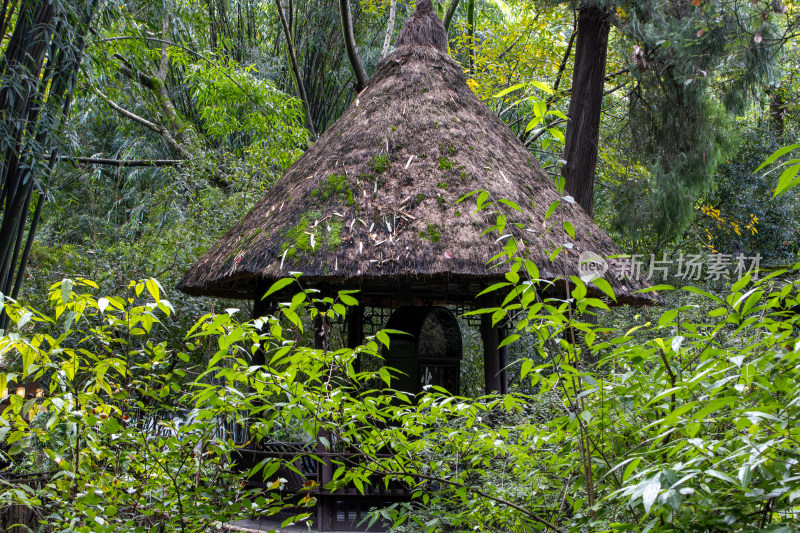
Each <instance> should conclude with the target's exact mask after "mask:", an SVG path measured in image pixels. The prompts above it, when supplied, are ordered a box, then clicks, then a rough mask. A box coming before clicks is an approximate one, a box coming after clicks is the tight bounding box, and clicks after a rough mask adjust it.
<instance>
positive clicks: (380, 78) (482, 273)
mask: <svg viewBox="0 0 800 533" xmlns="http://www.w3.org/2000/svg"><path fill="white" fill-rule="evenodd" d="M429 3H430V2H428V1H426V0H423V2H420V6H424V5H425V4H429ZM415 24H416V26H414V25H415ZM436 24H438V26H436ZM438 27H441V22H439V20H438V18H437V17H436V15H435V14H433V13H432V12H429V11H428V12H425V10H424V9H421V10H420V12H418V13H417V14H416V15H415V16H414V17H412V19H411V20H410V21H409V23H408V24H407V25H406V27H405V28H404V30H403V34H402V35H401V36H400V38H399V40H398V46H397V48H396V49H395V50H394V51H393V52H392V53H391V54H390V55H389V56H387V57H386V58H385V59H384V60H382V61H381V62H380V64H379V65H378V67H377V69H376V71H375V73H374V75H373V76H372V79H371V80H370V82H369V85H368V87H367V88H366V89H365V90H364V91H363V92H362V93H361V94H359V95H358V97H357V98H356V100H355V101H354V102H353V104H352V105H351V106H350V108H349V109H348V110H347V111H346V112H345V113H344V114H343V115H342V116H341V118H339V120H338V121H336V123H335V124H334V125H333V126H332V127H331V128H330V129H328V130H327V131H326V132H325V134H324V135H323V136H322V137H321V138H320V139H319V140H318V141H317V142H316V143H315V144H314V145H313V146H312V147H311V148H309V149H308V150H307V151H306V153H305V154H304V155H303V156H302V157H301V158H300V159H299V160H298V161H297V162H296V163H295V164H294V165H292V167H291V168H290V169H289V170H288V171H287V172H286V174H285V175H284V176H283V177H282V178H281V179H280V180H278V181H277V182H276V183H275V185H274V186H273V187H272V188H271V190H270V191H269V192H268V193H267V195H266V196H265V197H264V199H263V200H261V202H260V203H259V204H258V205H256V206H255V208H253V210H252V211H250V213H248V214H247V215H246V216H245V217H243V218H242V219H241V220H240V221H239V222H238V223H237V224H236V225H235V226H234V227H233V228H232V229H231V230H230V231H229V232H228V233H227V234H226V235H225V236H224V237H223V238H222V240H220V242H219V243H218V244H217V245H216V246H215V247H214V248H213V249H212V250H210V251H209V252H208V253H207V254H206V255H205V256H203V257H202V258H201V259H200V260H199V261H198V262H197V263H196V264H195V265H194V266H192V268H191V269H190V270H189V272H188V273H187V274H186V276H185V277H184V279H183V280H182V281H181V283H180V285H179V289H181V290H182V291H184V292H186V293H189V294H194V295H213V296H225V297H253V296H254V295H255V291H256V287H257V286H261V287H263V286H264V284H265V283H266V284H268V283H269V282H271V281H274V280H276V279H279V278H281V277H285V276H287V275H288V273H289V272H292V271H300V272H303V273H304V276H303V278H304V279H305V280H306V282H307V283H312V284H313V283H318V284H327V285H336V286H341V285H346V286H349V287H352V288H362V289H363V290H365V292H366V291H367V289H372V288H377V287H382V290H383V291H384V292H385V293H387V294H388V293H391V292H392V291H406V290H417V291H421V294H422V295H423V296H424V295H425V294H424V293H425V292H426V291H430V292H428V296H430V297H431V298H433V297H434V296H435V295H436V294H439V295H441V292H442V291H445V292H448V291H449V293H448V298H449V299H452V298H453V296H454V292H467V293H469V294H463V298H464V299H467V298H473V297H474V295H475V292H474V290H475V289H477V288H478V287H480V286H481V285H483V284H485V283H487V282H491V281H493V280H495V279H501V278H503V275H504V273H505V270H503V269H502V267H501V268H498V269H493V270H487V262H489V261H490V259H491V258H492V257H493V256H495V255H496V254H497V253H498V251H500V250H501V247H502V245H503V244H504V241H501V242H500V243H497V242H496V235H494V236H492V235H489V234H487V235H482V232H483V231H484V230H486V229H487V228H489V227H490V226H492V225H493V224H494V223H495V218H496V216H497V215H496V214H491V211H492V210H491V209H486V210H483V211H480V212H477V213H474V212H473V211H475V201H474V198H471V199H469V200H467V201H465V202H463V203H461V204H458V205H456V201H457V200H458V199H459V198H460V197H461V196H463V195H465V194H467V193H470V192H472V191H475V190H477V189H485V190H486V191H488V192H489V193H490V197H491V198H492V199H494V200H499V199H506V200H510V201H512V202H514V203H515V204H517V205H518V206H520V207H521V209H522V212H521V213H519V212H517V211H514V210H512V209H508V211H509V216H508V218H509V222H514V221H518V222H521V223H523V224H524V225H525V228H526V229H525V230H520V231H521V234H522V235H523V236H524V238H525V240H526V242H527V247H526V250H525V253H526V254H528V257H529V258H530V259H532V260H533V261H534V262H535V263H536V264H537V265H538V267H539V271H540V275H541V277H542V278H544V279H556V278H561V279H563V278H565V277H568V276H570V275H577V274H578V266H579V260H578V257H579V256H580V254H581V253H582V252H587V251H588V252H594V253H596V254H599V255H600V256H603V257H608V256H612V255H616V254H620V251H619V249H618V248H617V246H616V245H615V244H614V242H613V241H612V240H611V239H610V238H609V237H608V236H607V235H606V234H605V233H604V232H603V231H602V230H600V228H598V227H597V226H596V225H595V224H594V222H593V221H592V220H591V219H590V218H589V216H588V215H587V214H586V213H585V212H584V211H583V210H582V209H581V208H580V207H578V206H577V205H576V204H570V203H568V202H562V203H561V208H560V209H561V210H560V211H559V212H558V213H557V214H556V215H553V216H552V217H551V218H550V219H549V220H548V221H547V222H546V223H545V213H546V211H547V209H548V207H549V206H550V204H551V203H552V202H554V201H555V200H557V199H558V198H559V195H558V193H557V191H556V189H555V186H554V184H553V180H552V179H551V178H550V177H548V176H547V175H546V174H545V173H544V172H543V171H542V170H541V168H540V167H539V164H538V163H537V161H536V160H535V159H534V158H533V157H532V156H531V154H530V152H529V151H528V150H527V149H526V148H525V147H524V146H523V145H522V144H521V143H520V142H519V140H518V139H517V138H516V137H515V136H514V134H513V133H512V132H511V130H510V129H509V128H508V127H507V126H506V125H504V124H503V123H502V122H501V121H500V120H499V119H498V118H497V116H495V114H494V113H493V112H492V111H491V110H490V109H489V108H488V107H487V106H486V105H484V104H483V103H482V102H480V101H479V100H478V99H477V98H476V97H475V95H474V94H473V93H472V91H471V90H470V88H469V87H468V85H467V83H466V80H465V77H464V74H463V73H462V70H461V68H460V66H459V65H458V64H457V63H456V62H455V61H453V60H452V59H451V58H450V57H449V56H448V55H447V53H446V52H443V51H441V50H440V49H437V47H435V46H434V45H429V44H425V43H426V42H428V43H430V42H434V43H437V42H438V41H437V39H439V40H441V39H443V35H444V33H443V32H444V28H443V27H441V29H440V30H439V29H437V28H438ZM415 28H423V30H424V31H421V32H420V31H415ZM439 31H441V32H442V33H441V34H439V37H436V38H433V37H430V35H437V32H439ZM426 32H427V35H428V36H427V37H426ZM426 39H427V40H426ZM442 42H444V41H442ZM439 47H440V48H441V46H439ZM564 220H566V221H570V222H571V223H572V225H573V226H574V228H575V238H574V239H573V238H571V237H570V236H569V235H567V233H566V232H565V231H564V230H563V229H562V226H561V223H562V222H563V221H564ZM545 226H548V227H549V229H547V230H546V227H545ZM515 231H516V230H515ZM565 243H572V248H571V249H568V250H566V251H565V252H562V253H561V254H560V255H559V258H560V259H558V260H556V261H555V262H551V261H550V260H549V254H550V252H551V251H553V250H555V249H556V248H558V247H559V246H561V245H563V244H565ZM610 262H611V263H612V268H611V269H610V270H609V272H608V273H607V274H606V276H605V277H606V279H607V280H608V281H609V282H610V283H611V285H612V286H613V288H614V290H615V292H616V293H617V296H618V299H619V300H620V301H622V302H627V303H638V304H642V303H649V302H652V301H653V300H652V297H651V295H650V294H645V295H634V294H632V293H633V292H634V291H635V290H637V289H640V288H642V287H643V286H645V285H643V284H642V283H641V282H638V281H632V280H621V279H618V278H617V277H616V276H614V275H613V271H614V270H615V269H614V265H613V263H614V260H611V261H610ZM565 275H566V276H565ZM393 284H394V285H393ZM645 284H646V282H645ZM437 290H438V291H439V292H438V293H437V292H436V291H437Z"/></svg>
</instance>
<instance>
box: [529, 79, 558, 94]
mask: <svg viewBox="0 0 800 533" xmlns="http://www.w3.org/2000/svg"><path fill="white" fill-rule="evenodd" d="M530 84H531V85H533V86H534V87H536V88H537V89H540V90H542V91H544V92H546V93H547V94H553V93H555V91H554V90H553V88H552V87H550V86H549V85H547V84H546V83H544V82H541V81H532V82H530Z"/></svg>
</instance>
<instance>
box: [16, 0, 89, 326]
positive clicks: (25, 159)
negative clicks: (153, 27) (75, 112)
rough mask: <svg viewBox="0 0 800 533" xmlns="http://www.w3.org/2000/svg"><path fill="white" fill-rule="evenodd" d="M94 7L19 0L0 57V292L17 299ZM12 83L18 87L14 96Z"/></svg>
mask: <svg viewBox="0 0 800 533" xmlns="http://www.w3.org/2000/svg"><path fill="white" fill-rule="evenodd" d="M96 5H97V0H84V1H83V2H80V3H79V4H78V5H77V6H75V5H72V6H65V7H62V6H61V5H60V4H59V6H58V9H56V8H54V7H53V3H51V2H48V1H47V0H38V1H34V2H22V3H20V8H19V15H18V17H17V19H16V21H15V23H14V31H13V35H12V36H11V37H10V39H9V43H8V46H7V47H6V49H5V53H4V54H3V55H2V57H0V75H1V76H2V79H1V80H0V81H2V83H0V87H2V89H0V110H2V111H3V115H4V116H6V117H7V120H6V122H5V123H4V125H3V127H2V128H0V131H1V132H2V135H3V137H4V146H5V149H4V151H3V153H2V154H0V155H2V157H0V161H1V162H2V163H0V292H1V293H3V294H6V295H13V296H14V297H16V295H17V294H18V293H19V288H20V286H21V283H22V280H23V279H24V271H25V263H26V262H27V257H28V254H29V253H30V249H31V243H32V240H33V238H34V235H35V233H36V226H37V224H38V222H39V217H40V215H41V210H42V205H43V200H44V196H43V194H44V192H43V189H44V187H43V186H42V184H43V183H45V182H46V181H45V180H46V177H47V175H48V174H49V173H50V171H52V168H53V164H54V163H55V161H56V158H57V154H56V153H55V150H54V149H52V148H51V145H52V139H53V138H54V137H55V136H56V135H58V132H59V130H60V127H61V124H62V123H63V119H64V117H66V116H67V112H68V110H69V104H70V100H71V95H72V91H73V89H74V87H75V79H76V77H77V75H78V71H79V67H80V62H81V58H82V55H83V48H84V44H85V41H84V37H85V35H86V33H87V32H88V30H89V26H90V23H91V19H92V15H93V14H94V10H95V8H96ZM56 21H58V22H56ZM3 22H4V23H5V22H7V21H3ZM56 43H57V44H56ZM45 62H46V64H47V66H46V68H45ZM13 86H18V87H20V89H19V90H17V91H16V94H14V93H13V92H11V89H10V88H11V87H13ZM48 152H49V154H48ZM48 155H49V164H45V163H44V162H45V161H47V158H48ZM34 198H36V209H35V212H34V217H33V220H32V222H31V226H30V228H27V218H28V214H29V212H30V205H31V203H32V201H33V199H34ZM26 230H27V231H26ZM23 243H24V248H23ZM23 250H24V251H23ZM20 253H21V254H22V255H21V256H20ZM7 321H8V316H7V315H5V314H3V315H0V329H5V327H6V325H7Z"/></svg>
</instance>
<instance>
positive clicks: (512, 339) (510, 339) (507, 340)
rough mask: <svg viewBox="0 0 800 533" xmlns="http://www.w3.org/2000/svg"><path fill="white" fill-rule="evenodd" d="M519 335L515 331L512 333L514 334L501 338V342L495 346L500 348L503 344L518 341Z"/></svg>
mask: <svg viewBox="0 0 800 533" xmlns="http://www.w3.org/2000/svg"><path fill="white" fill-rule="evenodd" d="M521 337H522V336H521V335H518V334H516V333H514V334H512V335H509V336H508V337H506V338H505V339H503V342H501V343H500V344H498V345H497V347H498V348H502V347H503V346H508V345H509V344H511V343H512V342H516V341H518V340H519V339H520V338H521Z"/></svg>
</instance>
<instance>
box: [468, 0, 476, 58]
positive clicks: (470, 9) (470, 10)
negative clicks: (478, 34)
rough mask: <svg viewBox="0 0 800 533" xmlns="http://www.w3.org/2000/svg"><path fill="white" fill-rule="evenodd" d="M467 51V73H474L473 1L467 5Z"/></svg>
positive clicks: (470, 0)
mask: <svg viewBox="0 0 800 533" xmlns="http://www.w3.org/2000/svg"><path fill="white" fill-rule="evenodd" d="M467 49H468V54H469V73H470V74H474V73H475V0H469V2H468V3H467Z"/></svg>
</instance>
